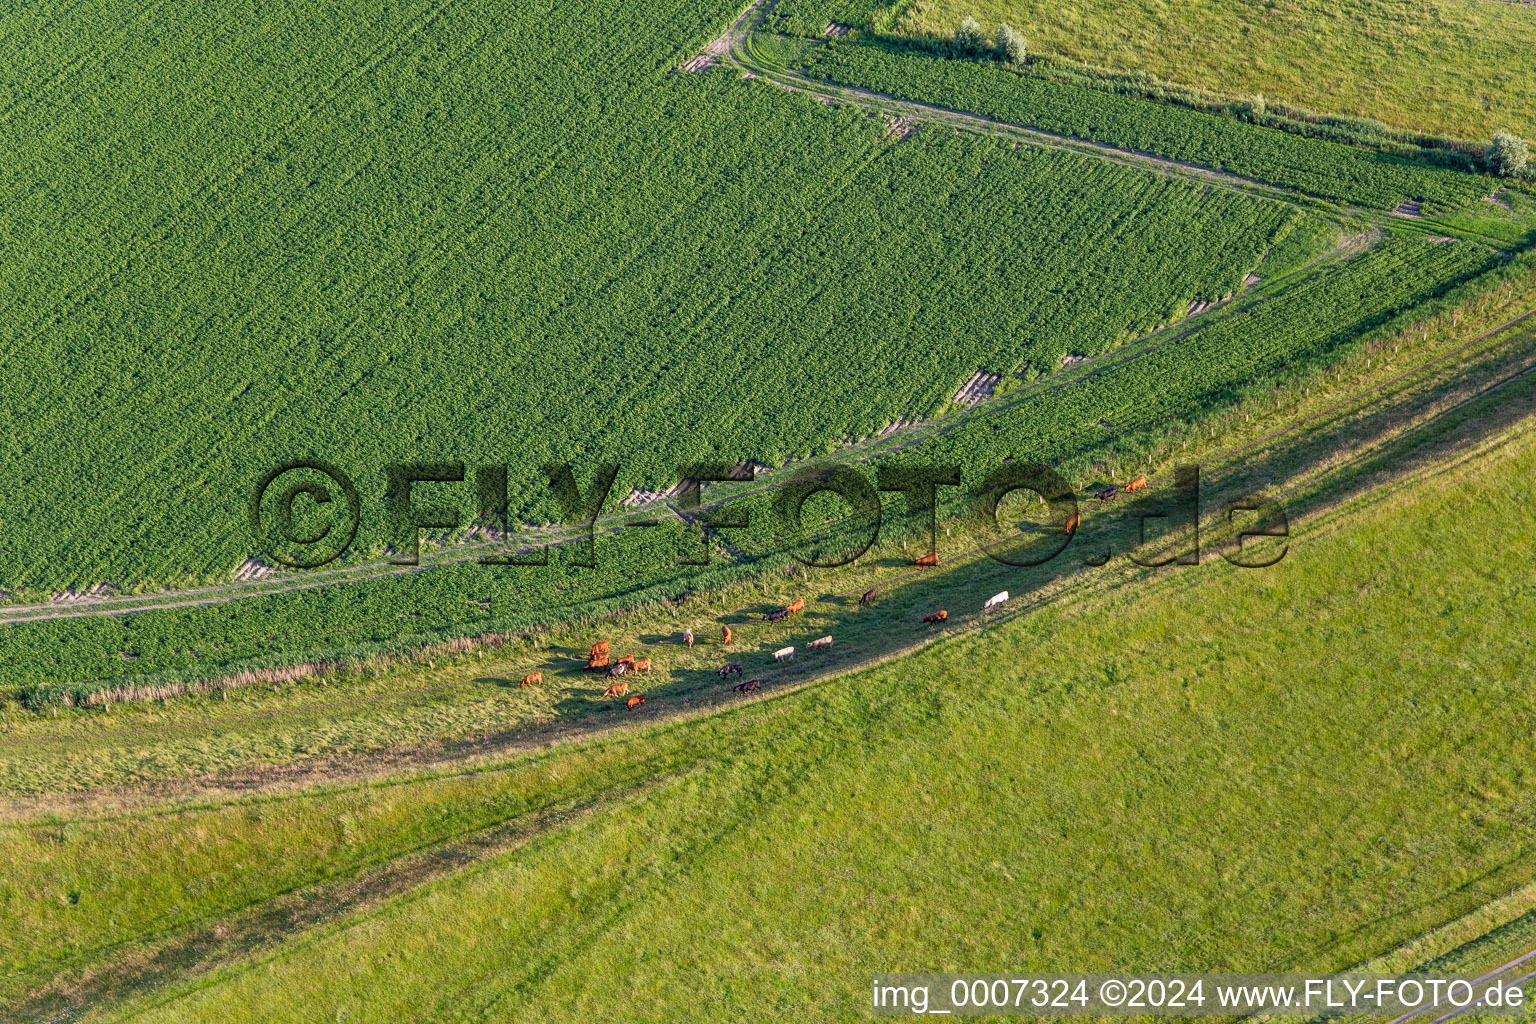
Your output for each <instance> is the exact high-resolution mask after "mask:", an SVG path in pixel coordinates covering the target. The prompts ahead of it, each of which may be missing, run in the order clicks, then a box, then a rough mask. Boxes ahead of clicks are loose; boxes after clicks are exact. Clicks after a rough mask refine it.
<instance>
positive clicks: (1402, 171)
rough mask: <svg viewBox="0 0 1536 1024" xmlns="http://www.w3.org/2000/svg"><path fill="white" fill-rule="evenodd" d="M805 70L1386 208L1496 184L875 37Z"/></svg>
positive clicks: (827, 53)
mask: <svg viewBox="0 0 1536 1024" xmlns="http://www.w3.org/2000/svg"><path fill="white" fill-rule="evenodd" d="M805 73H806V74H807V75H809V76H811V77H813V78H816V79H819V80H822V81H828V82H835V83H838V84H842V85H852V86H857V87H859V88H864V89H871V90H874V91H876V92H880V93H884V94H886V95H890V96H895V97H898V98H901V99H907V100H917V101H922V102H927V103H933V104H937V105H939V106H943V107H947V108H949V109H953V110H961V111H967V112H970V113H974V114H979V115H982V116H984V117H988V118H991V119H993V120H998V121H1004V122H1007V123H1010V124H1018V125H1024V126H1026V127H1029V128H1034V129H1037V130H1039V131H1043V132H1050V133H1052V134H1057V135H1066V136H1071V137H1073V138H1078V139H1085V140H1087V141H1090V142H1097V143H1104V144H1107V145H1110V146H1115V147H1118V148H1121V149H1128V150H1135V151H1138V152H1144V153H1152V154H1155V155H1157V156H1160V157H1165V158H1167V159H1171V160H1181V161H1187V162H1190V163H1195V164H1199V165H1200V166H1202V167H1209V168H1213V169H1216V170H1220V171H1226V172H1229V173H1232V174H1236V175H1240V176H1242V177H1245V178H1251V179H1254V180H1256V181H1262V182H1267V183H1269V184H1272V185H1279V186H1282V187H1284V188H1290V189H1295V190H1298V191H1300V192H1305V193H1307V194H1309V195H1314V196H1318V197H1321V198H1324V199H1328V200H1333V201H1337V202H1343V203H1349V204H1352V205H1358V206H1366V207H1375V208H1377V209H1388V210H1389V209H1394V208H1396V207H1397V206H1399V205H1400V204H1402V203H1403V202H1404V201H1406V200H1410V199H1411V200H1417V201H1420V202H1423V203H1427V204H1430V206H1431V207H1432V208H1433V207H1441V208H1444V207H1453V206H1461V205H1465V204H1466V203H1468V202H1471V201H1473V200H1476V199H1480V198H1482V197H1484V196H1487V195H1489V194H1490V193H1491V192H1493V191H1494V189H1495V187H1496V186H1495V184H1494V183H1493V182H1492V181H1490V180H1489V179H1488V178H1485V177H1483V176H1481V175H1477V174H1471V173H1467V172H1464V171H1457V170H1452V169H1449V168H1444V167H1435V166H1432V165H1430V164H1426V163H1420V162H1415V161H1414V160H1412V159H1409V158H1406V157H1403V156H1398V155H1394V154H1389V153H1382V152H1378V151H1375V150H1371V149H1363V148H1358V147H1354V146H1347V145H1343V144H1341V143H1336V142H1327V141H1323V140H1320V139H1308V138H1303V137H1300V136H1296V135H1291V134H1289V133H1287V132H1283V131H1280V130H1277V129H1274V128H1266V127H1263V126H1261V125H1256V124H1249V123H1247V122H1243V121H1238V120H1235V119H1232V118H1229V117H1222V116H1219V115H1216V114H1207V113H1203V112H1201V111H1196V110H1190V109H1187V108H1184V107H1178V106H1173V105H1170V104H1165V103H1157V102H1152V101H1148V100H1141V99H1136V98H1134V97H1130V96H1121V95H1116V94H1114V93H1109V92H1104V91H1101V90H1098V89H1091V88H1083V87H1080V86H1076V85H1071V84H1068V83H1066V82H1058V81H1051V80H1048V79H1045V78H1039V77H1034V76H1030V75H1022V74H1018V73H1016V72H1014V71H1012V70H1010V69H1008V68H1007V67H1004V66H1003V65H1001V64H997V63H994V62H989V61H980V62H978V61H969V60H954V59H950V58H948V57H944V56H940V55H936V54H933V53H929V52H926V51H923V50H919V49H914V48H905V47H900V46H896V45H892V44H886V43H880V42H862V41H861V42H847V41H840V42H834V43H829V44H828V45H826V46H823V47H820V48H819V49H817V50H816V51H814V53H813V54H812V56H811V57H810V59H809V63H808V66H807V67H806V68H805Z"/></svg>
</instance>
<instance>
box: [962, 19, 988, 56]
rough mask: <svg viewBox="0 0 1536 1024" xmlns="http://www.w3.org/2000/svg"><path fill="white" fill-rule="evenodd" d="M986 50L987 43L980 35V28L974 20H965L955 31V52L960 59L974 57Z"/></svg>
mask: <svg viewBox="0 0 1536 1024" xmlns="http://www.w3.org/2000/svg"><path fill="white" fill-rule="evenodd" d="M986 48H987V41H986V39H985V38H984V37H983V36H982V34H981V26H980V25H979V24H977V22H976V19H975V18H969V17H968V18H966V19H965V20H964V21H962V22H961V23H960V27H959V28H957V29H955V52H956V53H958V54H960V55H961V56H962V57H974V56H976V55H977V54H979V53H981V52H982V51H983V50H985V49H986Z"/></svg>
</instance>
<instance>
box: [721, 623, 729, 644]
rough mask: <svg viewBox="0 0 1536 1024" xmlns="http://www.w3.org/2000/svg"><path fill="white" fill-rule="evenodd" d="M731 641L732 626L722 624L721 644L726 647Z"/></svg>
mask: <svg viewBox="0 0 1536 1024" xmlns="http://www.w3.org/2000/svg"><path fill="white" fill-rule="evenodd" d="M730 642H731V627H730V626H721V627H720V646H721V647H724V646H726V645H727V644H729V643H730Z"/></svg>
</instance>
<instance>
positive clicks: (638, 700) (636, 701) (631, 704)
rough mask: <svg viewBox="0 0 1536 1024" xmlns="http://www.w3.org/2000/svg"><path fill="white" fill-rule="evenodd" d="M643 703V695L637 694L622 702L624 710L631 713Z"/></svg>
mask: <svg viewBox="0 0 1536 1024" xmlns="http://www.w3.org/2000/svg"><path fill="white" fill-rule="evenodd" d="M644 703H645V694H643V693H637V694H635V695H634V696H633V697H631V698H629V700H627V701H625V702H624V706H625V707H626V708H629V710H631V711H633V710H635V708H637V707H639V706H640V705H641V704H644Z"/></svg>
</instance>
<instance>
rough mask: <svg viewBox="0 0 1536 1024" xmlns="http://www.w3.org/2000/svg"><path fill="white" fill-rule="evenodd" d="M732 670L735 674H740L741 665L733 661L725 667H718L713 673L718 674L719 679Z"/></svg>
mask: <svg viewBox="0 0 1536 1024" xmlns="http://www.w3.org/2000/svg"><path fill="white" fill-rule="evenodd" d="M732 672H735V673H736V674H737V675H741V666H740V665H737V664H734V663H733V664H730V665H727V666H725V668H722V669H720V670H719V671H718V672H716V673H715V674H716V675H718V676H719V677H720V678H721V679H724V678H725V677H726V676H728V675H730V674H731V673H732Z"/></svg>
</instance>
